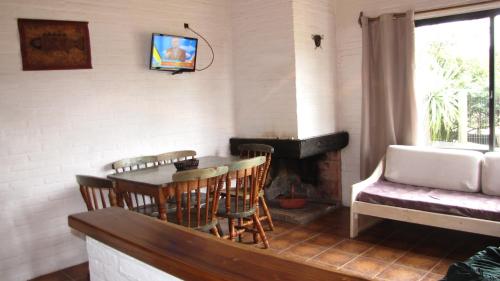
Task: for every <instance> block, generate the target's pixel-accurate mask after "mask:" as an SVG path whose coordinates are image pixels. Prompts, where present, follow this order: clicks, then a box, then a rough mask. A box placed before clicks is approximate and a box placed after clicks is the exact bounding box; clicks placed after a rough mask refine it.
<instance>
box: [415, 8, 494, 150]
mask: <svg viewBox="0 0 500 281" xmlns="http://www.w3.org/2000/svg"><path fill="white" fill-rule="evenodd" d="M489 25H490V22H489V18H485V19H478V20H467V21H458V22H449V23H442V24H435V25H428V26H422V27H418V28H417V29H416V32H415V36H416V37H415V39H416V41H415V47H416V90H417V97H418V100H419V102H418V104H419V113H420V114H419V116H421V118H422V120H421V122H419V124H420V126H421V128H420V132H421V135H422V140H423V141H425V142H426V143H428V144H433V145H439V146H450V145H451V146H454V147H467V148H474V149H488V135H489V117H488V116H489V110H488V96H489V95H488V90H489V71H488V65H489V41H490V39H489Z"/></svg>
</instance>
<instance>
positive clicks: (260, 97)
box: [232, 0, 298, 138]
mask: <svg viewBox="0 0 500 281" xmlns="http://www.w3.org/2000/svg"><path fill="white" fill-rule="evenodd" d="M232 28H233V48H234V49H233V62H234V92H235V108H236V110H235V120H236V124H237V125H236V134H237V136H240V137H282V138H287V137H297V134H298V132H297V110H296V109H297V105H296V96H295V93H296V90H295V54H294V42H293V18H292V1H291V0H273V1H269V0H250V1H243V0H238V1H233V2H232Z"/></svg>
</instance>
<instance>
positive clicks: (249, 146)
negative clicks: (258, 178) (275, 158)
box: [238, 143, 274, 184]
mask: <svg viewBox="0 0 500 281" xmlns="http://www.w3.org/2000/svg"><path fill="white" fill-rule="evenodd" d="M238 150H239V151H240V158H243V159H245V158H252V157H257V156H264V157H266V165H265V170H264V181H263V184H266V183H267V178H268V176H269V169H270V167H271V160H272V159H271V158H272V154H273V153H274V147H272V146H270V145H267V144H261V143H246V144H240V145H239V146H238Z"/></svg>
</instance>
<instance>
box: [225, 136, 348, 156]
mask: <svg viewBox="0 0 500 281" xmlns="http://www.w3.org/2000/svg"><path fill="white" fill-rule="evenodd" d="M244 143H263V144H268V145H270V146H272V147H274V154H273V157H277V158H287V159H303V158H307V157H311V156H315V155H318V154H323V153H326V152H330V151H338V150H341V149H342V148H344V147H346V146H347V144H348V143H349V134H348V133H347V132H345V131H342V132H337V133H332V134H326V135H321V136H316V137H310V138H304V139H279V138H275V139H273V138H236V137H235V138H231V139H230V144H231V154H233V155H238V146H239V145H240V144H244Z"/></svg>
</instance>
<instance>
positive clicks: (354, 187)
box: [351, 156, 385, 206]
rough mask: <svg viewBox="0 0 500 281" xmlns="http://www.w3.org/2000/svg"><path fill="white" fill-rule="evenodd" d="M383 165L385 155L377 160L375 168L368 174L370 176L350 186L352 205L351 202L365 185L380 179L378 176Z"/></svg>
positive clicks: (381, 174)
mask: <svg viewBox="0 0 500 281" xmlns="http://www.w3.org/2000/svg"><path fill="white" fill-rule="evenodd" d="M384 167H385V156H384V157H382V159H381V160H380V161H379V163H378V165H377V167H376V168H375V170H374V171H373V173H372V174H371V175H370V177H368V178H367V179H365V180H364V181H361V182H358V183H355V184H353V185H352V188H351V206H352V203H353V202H354V201H356V197H357V196H358V194H359V193H360V192H361V191H362V190H363V189H365V188H366V187H367V186H369V185H371V184H373V183H375V182H377V181H378V180H380V178H382V176H383V175H384Z"/></svg>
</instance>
